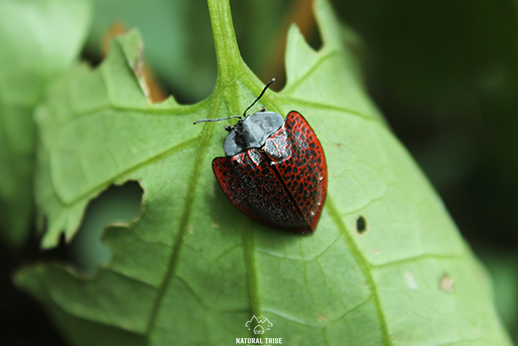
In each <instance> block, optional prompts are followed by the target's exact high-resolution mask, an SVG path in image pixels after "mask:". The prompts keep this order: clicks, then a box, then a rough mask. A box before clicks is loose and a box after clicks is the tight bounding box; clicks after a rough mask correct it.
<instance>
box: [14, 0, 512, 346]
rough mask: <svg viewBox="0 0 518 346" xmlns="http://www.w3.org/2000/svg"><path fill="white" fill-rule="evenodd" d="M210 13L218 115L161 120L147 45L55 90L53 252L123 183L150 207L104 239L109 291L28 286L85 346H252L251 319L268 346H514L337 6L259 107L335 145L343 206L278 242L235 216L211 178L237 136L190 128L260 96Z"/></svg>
mask: <svg viewBox="0 0 518 346" xmlns="http://www.w3.org/2000/svg"><path fill="white" fill-rule="evenodd" d="M209 10H210V14H211V20H212V27H213V32H214V41H215V45H216V55H217V64H218V80H217V83H216V87H215V90H214V92H213V94H212V95H211V96H210V97H209V98H208V99H207V100H205V101H203V102H201V103H199V104H195V105H192V106H181V105H178V104H177V103H176V102H175V101H174V100H173V99H169V100H167V101H166V102H164V103H162V104H160V105H151V104H150V103H149V102H148V101H147V99H146V97H145V96H144V93H143V91H142V89H141V85H142V82H141V81H140V78H139V77H138V76H139V73H138V71H139V70H138V66H139V57H140V54H139V50H140V49H141V48H142V45H141V43H140V39H139V36H138V34H137V33H136V32H135V31H133V32H130V33H129V34H128V35H126V36H124V37H121V38H119V39H117V40H116V41H115V42H114V44H113V45H112V47H111V51H110V55H109V56H108V58H107V60H106V61H105V62H103V64H102V65H101V66H100V67H99V68H98V69H97V70H94V71H92V70H90V68H89V67H88V66H85V65H83V66H81V67H79V68H77V69H75V70H74V71H73V72H71V73H70V74H69V75H67V76H66V78H63V79H62V80H61V81H59V82H58V83H56V84H54V85H53V86H52V88H51V89H50V90H49V94H48V96H47V101H46V102H45V104H43V105H42V106H41V107H40V108H39V109H38V111H37V121H38V128H39V131H40V138H41V143H40V152H39V155H38V162H39V166H38V173H37V186H36V187H37V200H38V208H39V210H40V212H41V216H42V217H43V216H44V217H46V218H47V220H48V229H47V230H46V233H45V235H44V238H43V246H44V247H52V246H55V245H56V244H57V242H58V239H59V236H60V233H61V232H62V231H63V230H64V232H65V235H66V237H67V239H71V238H72V237H73V235H74V232H75V231H76V229H77V227H78V225H79V223H80V221H81V216H82V213H83V211H84V209H85V207H86V205H87V204H88V202H89V201H90V200H91V199H92V198H94V197H95V196H96V195H98V194H99V193H100V192H101V191H103V190H104V189H105V188H107V187H108V186H109V185H110V184H122V183H123V182H125V181H128V180H138V181H139V183H140V184H141V186H142V188H143V190H144V196H143V204H142V208H141V215H140V217H138V218H137V219H136V220H134V221H133V222H131V223H130V224H129V225H127V226H124V225H113V226H110V227H109V228H108V229H107V230H106V233H105V235H104V242H105V243H106V244H107V245H108V246H109V247H110V249H111V251H112V255H113V257H112V259H111V261H110V262H109V263H108V264H106V265H103V266H101V268H100V269H99V270H98V272H97V274H96V275H94V276H88V277H85V276H82V275H81V274H80V273H78V272H77V271H76V270H75V269H73V268H70V267H64V266H63V265H57V264H53V265H50V264H47V265H37V266H34V267H28V268H25V269H23V270H21V271H19V272H18V273H17V275H16V277H15V282H16V284H17V285H18V286H20V287H23V288H25V289H27V290H28V291H30V292H31V293H32V294H33V295H34V296H35V297H37V298H38V299H39V300H40V301H41V302H42V303H43V304H44V305H45V306H46V307H47V309H48V311H49V312H50V313H51V314H52V316H53V317H54V319H55V321H56V323H57V324H58V325H59V326H60V328H61V329H62V330H63V331H64V333H65V334H66V335H67V337H68V338H69V340H70V341H71V343H72V344H75V345H92V344H96V345H103V344H106V345H143V344H148V345H165V344H174V345H194V344H196V345H201V344H204V345H205V344H210V345H228V344H234V343H235V342H236V340H235V339H236V338H251V337H254V334H253V332H252V331H251V330H248V328H247V327H245V323H246V322H247V321H249V320H250V319H251V317H252V316H253V315H255V316H264V317H267V318H268V320H269V321H270V322H271V323H272V324H273V326H271V328H270V330H267V331H266V332H265V334H264V335H262V337H263V338H264V337H267V338H282V342H283V344H288V345H380V344H387V345H399V344H401V345H409V344H411V345H440V344H452V345H453V344H455V345H467V344H480V345H486V344H487V345H509V344H510V341H509V339H508V336H507V335H506V334H505V332H504V331H503V329H502V326H501V324H500V322H499V320H498V317H497V316H496V314H495V309H494V306H493V303H492V292H491V284H490V282H489V280H488V278H487V275H486V273H485V271H484V270H483V268H482V267H481V266H480V264H479V263H478V262H477V260H476V259H474V257H473V255H472V254H471V251H470V250H469V248H468V247H467V246H466V245H465V244H464V242H463V241H462V239H461V238H460V235H459V233H458V231H457V230H456V228H455V225H454V224H453V222H452V221H451V219H450V217H449V216H448V214H447V212H446V210H445V209H444V206H443V205H442V203H441V201H440V199H439V198H438V197H437V195H436V194H435V193H434V192H433V190H432V189H431V187H430V185H429V183H428V182H427V181H426V179H425V178H424V177H423V175H422V173H421V172H420V170H419V169H418V167H417V166H416V165H415V163H414V162H413V161H412V159H411V158H410V156H409V155H408V153H407V152H406V151H405V149H404V148H403V147H402V146H401V144H400V143H399V142H398V141H397V140H396V138H395V137H394V135H393V134H391V132H390V130H389V129H388V128H387V126H386V125H385V123H384V121H383V120H382V118H381V116H380V114H379V113H378V111H377V110H376V108H375V107H374V106H373V104H372V103H371V101H370V100H369V98H368V97H367V96H366V93H365V91H364V89H363V87H362V83H361V81H360V79H359V74H358V72H357V62H356V61H355V60H354V58H352V55H351V53H350V52H349V51H348V50H347V49H346V47H348V46H349V43H351V42H355V41H356V38H355V37H354V35H353V34H352V33H350V32H346V33H345V34H344V32H343V27H342V26H341V25H340V24H339V23H338V21H337V19H336V18H335V16H334V14H333V11H332V9H331V8H330V6H329V4H328V3H327V2H326V1H323V0H320V1H317V2H316V6H315V10H316V16H317V19H318V23H319V29H320V32H321V34H322V40H323V47H322V48H321V49H320V50H319V51H318V52H316V51H314V50H313V49H311V48H310V47H309V46H308V45H307V44H306V42H305V41H304V39H303V37H302V36H301V35H300V33H299V31H298V30H297V28H296V27H292V28H291V29H290V32H289V40H288V49H287V57H286V68H287V85H286V87H285V88H284V90H283V91H282V92H279V93H275V92H272V91H268V92H267V93H266V94H265V95H264V97H263V98H262V99H261V102H262V104H263V105H265V106H266V107H268V108H269V109H270V110H273V111H276V112H278V113H281V114H286V113H287V112H288V111H290V110H292V109H296V110H298V111H299V112H301V113H302V114H303V115H304V116H305V117H306V118H307V119H308V121H309V122H310V123H311V125H312V126H313V128H314V130H315V132H316V133H317V135H318V136H319V138H320V140H321V142H322V145H323V146H324V150H325V153H326V157H327V163H328V170H329V194H328V197H327V201H326V205H325V207H324V211H323V214H322V217H321V220H320V223H319V225H318V228H317V230H316V232H315V233H314V234H312V235H309V236H299V235H294V234H287V233H283V232H280V231H275V230H272V229H269V228H267V227H264V226H261V225H259V224H257V223H255V222H253V221H251V220H250V219H248V218H247V217H246V216H244V215H243V214H241V213H239V212H238V211H237V210H236V209H235V208H234V207H233V206H232V205H230V203H229V202H228V201H227V199H226V197H225V196H224V195H223V193H222V192H221V190H220V188H219V186H218V185H217V183H216V181H215V179H214V176H213V174H212V170H211V161H212V159H213V158H214V157H216V156H221V155H223V150H222V142H223V140H224V137H225V135H226V132H225V131H223V125H224V124H221V123H204V124H203V125H196V126H193V125H192V122H193V121H194V120H198V119H202V118H217V117H223V116H227V115H229V114H240V113H241V112H242V110H243V109H244V108H245V107H246V106H247V105H248V104H249V103H250V102H251V101H252V100H253V99H254V98H255V96H256V95H258V93H259V92H260V91H261V89H262V87H263V83H262V82H261V81H259V80H258V79H257V78H256V77H255V76H254V75H253V73H252V72H251V71H250V70H249V69H248V68H247V66H246V65H245V64H244V62H243V61H242V59H241V57H240V55H239V51H238V48H237V45H236V41H235V36H234V33H233V27H232V21H231V16H230V8H229V4H228V2H227V1H218V0H209ZM344 41H345V42H344ZM344 43H346V44H344ZM360 216H361V217H363V218H364V220H365V221H366V226H365V229H363V231H362V227H359V228H360V229H359V230H357V223H358V221H357V220H358V218H359V217H360ZM263 343H266V341H265V340H263ZM249 344H251V342H249Z"/></svg>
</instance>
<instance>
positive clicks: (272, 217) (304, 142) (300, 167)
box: [212, 111, 327, 233]
mask: <svg viewBox="0 0 518 346" xmlns="http://www.w3.org/2000/svg"><path fill="white" fill-rule="evenodd" d="M255 114H261V113H255ZM255 114H254V115H255ZM212 168H213V170H214V174H215V175H216V179H217V180H218V183H219V185H220V186H221V188H222V189H223V191H224V193H225V195H226V196H227V197H228V199H229V200H230V202H231V203H232V204H233V205H234V206H235V207H236V208H237V209H239V210H240V211H242V212H243V213H244V214H246V215H247V216H248V217H250V218H251V219H253V220H255V221H257V222H260V223H262V224H264V225H267V226H269V227H272V228H276V229H280V230H283V231H288V232H296V233H308V232H313V231H314V230H315V228H316V226H317V223H318V220H319V218H320V214H321V212H322V208H323V206H324V201H325V198H326V193H327V166H326V160H325V156H324V151H323V149H322V145H321V144H320V141H319V140H318V138H317V136H316V134H315V132H314V131H313V129H312V128H311V126H310V125H309V124H308V122H307V121H306V119H304V117H303V116H302V115H301V114H300V113H298V112H296V111H292V112H290V113H289V114H288V116H287V117H286V121H285V122H284V124H283V125H282V126H281V128H279V129H278V130H277V131H276V132H274V133H273V134H272V135H270V136H269V137H268V138H267V139H266V141H265V143H264V145H263V146H262V147H261V148H251V149H248V150H246V151H244V152H241V153H238V154H236V155H233V156H230V157H217V158H215V159H214V161H213V162H212Z"/></svg>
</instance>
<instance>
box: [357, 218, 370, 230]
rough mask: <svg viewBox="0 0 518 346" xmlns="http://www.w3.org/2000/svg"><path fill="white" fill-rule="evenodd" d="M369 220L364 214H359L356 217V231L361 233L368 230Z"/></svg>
mask: <svg viewBox="0 0 518 346" xmlns="http://www.w3.org/2000/svg"><path fill="white" fill-rule="evenodd" d="M367 228H368V226H367V220H366V219H365V218H364V217H363V216H362V215H360V216H358V218H357V219H356V232H358V234H359V235H363V234H365V232H367Z"/></svg>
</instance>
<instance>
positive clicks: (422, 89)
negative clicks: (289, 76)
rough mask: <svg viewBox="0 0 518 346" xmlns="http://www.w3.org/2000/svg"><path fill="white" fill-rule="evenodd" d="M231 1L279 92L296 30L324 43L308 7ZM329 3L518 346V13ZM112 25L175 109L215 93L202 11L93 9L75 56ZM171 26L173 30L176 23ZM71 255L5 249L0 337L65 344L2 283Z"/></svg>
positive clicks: (483, 1)
mask: <svg viewBox="0 0 518 346" xmlns="http://www.w3.org/2000/svg"><path fill="white" fill-rule="evenodd" d="M231 5H232V11H233V18H234V24H235V27H236V34H237V37H238V43H239V46H240V49H241V51H242V54H243V57H244V59H245V61H246V62H247V63H248V64H249V66H250V67H251V69H252V70H253V71H254V72H255V73H256V74H257V75H258V76H259V77H260V78H261V79H262V80H263V81H268V80H269V79H271V77H272V76H275V77H277V79H278V80H279V82H277V83H275V84H276V85H275V84H274V86H273V89H275V90H280V89H282V85H283V76H284V71H283V55H284V43H285V35H286V30H287V29H288V27H289V24H290V23H291V22H293V21H296V22H297V25H299V27H300V28H301V30H302V32H303V33H304V34H305V36H306V38H307V39H308V41H309V42H310V44H311V45H312V46H313V47H315V48H318V47H319V46H320V45H321V42H320V39H319V36H318V31H317V29H316V26H315V24H314V18H313V16H312V12H311V7H310V1H308V0H300V1H285V0H283V1H280V0H259V1H238V0H232V1H231ZM333 5H334V7H335V9H336V10H337V12H338V14H339V16H340V17H341V18H342V19H343V20H344V23H347V25H348V26H349V27H351V28H352V29H353V30H355V31H356V32H357V34H358V35H359V36H360V37H361V41H359V42H358V43H357V44H355V45H354V46H351V47H349V48H350V49H351V50H352V52H353V53H354V54H355V55H357V56H358V58H359V59H360V60H361V61H362V62H363V69H364V75H365V82H366V87H367V89H368V91H369V93H370V95H371V96H372V98H373V100H374V102H375V103H376V104H377V105H378V107H379V108H380V109H381V112H382V113H383V114H384V115H385V117H386V119H387V121H388V123H389V124H390V126H391V128H392V130H393V131H394V133H395V134H396V136H397V137H398V138H399V139H400V140H401V141H402V142H403V144H404V145H405V146H406V148H407V149H408V150H409V151H410V153H411V154H412V156H413V157H414V158H415V160H416V161H417V162H418V164H419V165H420V166H421V168H422V169H423V170H424V172H425V174H426V175H427V176H428V177H429V179H430V180H431V182H432V184H433V185H434V187H435V188H436V190H437V191H438V193H439V194H440V195H441V197H442V198H443V200H444V202H445V204H446V206H447V208H448V210H449V211H450V213H451V215H452V217H453V219H454V220H455V222H456V223H457V225H458V227H459V229H460V231H461V233H462V235H463V236H464V237H465V239H466V240H467V241H468V243H469V244H470V245H471V247H472V248H473V249H474V251H475V252H476V254H477V256H478V257H479V258H480V259H481V260H482V262H484V264H485V265H486V267H487V268H488V270H489V271H490V273H491V276H492V277H493V280H494V286H495V299H496V303H497V308H498V311H499V313H500V315H501V317H502V320H503V322H504V323H505V325H506V326H507V328H508V329H509V331H510V334H511V336H512V337H513V340H514V341H515V342H517V341H518V318H517V311H518V268H517V267H518V266H517V264H518V252H517V246H518V179H517V178H518V118H517V114H518V97H517V96H518V84H517V81H518V78H517V77H518V55H517V52H518V50H517V48H518V45H517V43H518V40H517V33H518V20H517V14H518V8H517V5H518V3H517V2H515V1H507V0H457V1H451V0H450V1H446V0H433V1H432V0H423V1H411V0H348V1H338V0H335V1H334V2H333ZM115 20H122V21H123V22H124V23H125V24H126V26H127V27H134V26H135V27H137V28H138V29H139V31H140V32H141V33H142V35H143V37H144V41H145V45H146V46H145V54H146V57H147V59H148V61H149V63H150V65H151V67H152V68H153V69H154V71H155V74H156V76H157V78H158V79H159V80H160V81H161V84H162V85H163V87H164V89H165V90H166V91H167V92H169V93H172V94H173V95H175V97H176V98H177V100H178V101H180V102H181V103H194V102H197V101H200V100H202V99H203V98H205V97H207V96H208V95H209V94H210V93H211V91H212V87H213V86H214V82H215V78H216V63H215V54H214V48H213V43H212V36H211V32H210V21H209V16H208V9H207V5H206V3H205V1H202V0H191V1H173V0H170V1H168V0H153V1H148V2H143V1H135V0H133V1H127V0H111V1H98V2H97V8H96V11H95V16H94V20H93V23H92V34H91V35H90V39H89V41H88V44H87V45H86V48H85V50H84V52H83V55H82V57H83V59H85V60H88V61H90V62H91V63H92V64H97V63H99V61H100V60H101V50H100V48H99V47H100V45H101V41H102V35H103V32H105V31H106V29H107V28H108V26H109V25H110V24H111V23H113V22H114V21H115ZM172 21H173V22H174V23H178V24H177V25H174V26H171V25H170V23H171V22H172ZM168 23H169V24H168ZM175 47H179V48H178V49H175ZM164 61H165V62H168V61H169V62H170V63H164ZM140 195H141V191H140V190H139V189H138V188H137V187H136V186H135V185H131V184H130V185H128V186H126V187H124V188H122V189H111V190H110V191H108V192H107V193H105V194H103V195H102V196H101V197H100V198H98V199H97V200H96V201H94V202H93V203H92V205H91V206H90V207H89V211H88V213H87V216H86V218H85V219H88V218H94V219H95V218H98V213H99V211H98V210H99V209H102V210H106V207H99V204H100V205H102V203H107V205H109V204H112V205H113V204H114V203H111V202H110V201H112V199H113V198H119V199H121V200H125V201H127V200H128V196H130V197H131V198H132V200H133V201H134V205H133V206H132V207H129V208H133V209H135V207H137V210H138V204H139V202H140ZM96 204H97V207H96ZM115 204H116V203H115ZM96 210H97V211H96ZM126 214H127V213H126ZM126 214H125V213H124V212H123V213H122V214H121V213H120V212H118V211H112V213H111V214H110V212H108V216H105V217H106V218H107V222H105V223H104V222H103V223H101V225H100V226H97V228H98V232H97V234H99V233H100V232H101V231H102V224H106V223H108V222H110V221H116V220H120V219H124V218H128V219H131V216H129V215H126ZM130 214H131V212H130ZM110 215H111V216H110ZM81 232H82V231H80V233H81ZM83 233H84V232H83ZM96 239H98V238H96ZM72 249H73V248H72ZM76 253H77V252H76V251H75V250H71V248H69V247H68V246H65V245H62V246H61V247H60V248H59V249H57V250H53V251H51V252H46V253H42V252H40V251H39V248H38V244H37V241H36V240H34V241H32V242H31V243H30V244H29V245H28V246H27V247H26V249H25V250H24V251H23V252H21V253H19V254H17V255H12V254H10V253H9V252H7V250H6V249H5V248H2V249H1V251H0V269H1V271H2V273H1V274H0V275H1V276H0V278H1V280H0V292H3V293H2V295H1V297H0V306H1V308H2V311H3V312H4V313H2V314H1V317H0V318H1V320H0V325H2V327H3V328H2V329H3V332H2V335H1V336H0V341H2V340H4V341H5V342H6V343H5V344H6V345H62V344H64V343H63V341H62V340H61V339H60V337H59V335H58V334H57V333H56V332H55V331H54V330H53V329H52V327H51V325H50V324H49V322H48V321H47V319H46V316H45V314H44V313H43V312H42V310H41V309H40V308H39V307H38V306H37V305H36V304H35V303H34V302H33V301H32V300H31V298H29V297H28V296H26V295H25V294H24V293H21V292H17V291H16V290H15V289H14V288H13V287H12V285H11V283H10V279H9V276H10V274H11V273H12V272H13V271H14V270H15V269H16V268H17V267H18V266H19V265H20V263H22V264H23V263H30V262H31V261H32V260H34V259H41V258H45V259H49V258H61V259H65V260H67V261H75V262H76V263H79V262H81V259H78V258H77V256H76V255H75V254H76ZM103 256H104V255H99V256H97V259H93V260H92V262H91V263H90V267H92V268H94V267H95V265H97V264H98V263H99V262H102V261H104V260H105V259H106V257H103ZM99 257H101V259H99ZM82 265H83V266H85V267H88V265H87V264H84V263H82ZM21 331H23V332H21Z"/></svg>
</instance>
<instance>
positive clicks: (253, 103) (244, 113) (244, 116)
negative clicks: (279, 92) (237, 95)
mask: <svg viewBox="0 0 518 346" xmlns="http://www.w3.org/2000/svg"><path fill="white" fill-rule="evenodd" d="M273 82H275V78H272V80H271V81H269V82H268V84H266V86H265V87H264V89H263V91H261V94H259V97H257V98H256V99H255V101H254V102H252V104H251V105H250V106H248V108H247V109H245V111H244V112H243V118H246V111H248V110H249V109H250V108H252V106H253V105H255V103H256V102H257V101H259V99H260V98H261V97H262V96H263V94H264V93H265V92H266V89H268V87H269V86H270V84H272V83H273Z"/></svg>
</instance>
